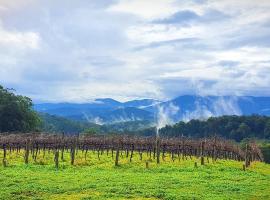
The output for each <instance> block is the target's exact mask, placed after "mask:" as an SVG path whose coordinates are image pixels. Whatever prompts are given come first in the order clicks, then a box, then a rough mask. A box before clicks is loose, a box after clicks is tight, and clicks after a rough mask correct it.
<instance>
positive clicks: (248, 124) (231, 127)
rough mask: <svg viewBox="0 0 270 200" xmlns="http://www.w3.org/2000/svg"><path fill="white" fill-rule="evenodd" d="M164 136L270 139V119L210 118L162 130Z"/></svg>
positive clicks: (258, 117) (177, 124)
mask: <svg viewBox="0 0 270 200" xmlns="http://www.w3.org/2000/svg"><path fill="white" fill-rule="evenodd" d="M160 134H161V135H163V136H182V135H184V136H190V137H198V138H201V137H209V136H215V135H217V136H221V137H223V138H227V139H234V140H236V141H241V140H243V139H245V138H259V139H270V117H267V116H259V115H251V116H236V115H231V116H221V117H210V118H208V119H207V120H196V119H193V120H190V121H189V122H183V121H180V122H178V123H176V124H174V125H172V126H166V127H164V128H162V129H161V130H160Z"/></svg>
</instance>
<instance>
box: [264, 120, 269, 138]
mask: <svg viewBox="0 0 270 200" xmlns="http://www.w3.org/2000/svg"><path fill="white" fill-rule="evenodd" d="M264 137H265V138H270V119H269V120H268V121H267V122H266V124H265V128H264Z"/></svg>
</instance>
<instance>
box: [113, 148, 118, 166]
mask: <svg viewBox="0 0 270 200" xmlns="http://www.w3.org/2000/svg"><path fill="white" fill-rule="evenodd" d="M118 162H119V146H118V147H117V149H116V155H115V163H114V165H115V166H118V165H119V164H118Z"/></svg>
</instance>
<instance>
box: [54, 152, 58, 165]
mask: <svg viewBox="0 0 270 200" xmlns="http://www.w3.org/2000/svg"><path fill="white" fill-rule="evenodd" d="M54 163H55V168H56V169H58V168H59V150H58V149H56V150H55V153H54Z"/></svg>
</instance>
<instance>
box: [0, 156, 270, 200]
mask: <svg viewBox="0 0 270 200" xmlns="http://www.w3.org/2000/svg"><path fill="white" fill-rule="evenodd" d="M0 158H2V152H0ZM7 159H8V167H6V168H4V167H3V166H0V199H3V200H6V199H57V200H58V199H59V200H60V199H84V200H86V199H149V200H150V199H270V188H269V186H270V165H267V164H264V163H253V164H252V165H251V167H250V168H249V169H247V171H243V170H242V163H241V162H236V161H225V160H219V161H217V162H215V163H212V161H211V160H210V162H209V163H208V162H206V165H205V166H200V165H198V168H194V162H196V161H197V159H196V158H193V159H192V160H191V159H188V160H182V159H180V160H178V159H176V160H175V161H174V162H172V161H171V160H170V158H169V156H168V157H167V158H166V161H163V162H162V163H161V164H160V165H159V166H157V165H156V164H155V162H154V161H152V162H151V161H150V164H149V168H148V169H146V168H145V160H146V159H148V158H146V155H145V156H144V160H143V161H140V160H139V157H138V155H135V156H134V159H133V161H132V163H130V162H129V159H128V158H126V156H125V155H123V157H122V158H121V159H120V166H119V167H114V161H113V160H112V158H111V155H108V156H107V155H106V154H103V155H101V157H100V160H98V159H97V154H94V153H93V152H91V153H90V154H88V156H87V159H86V160H85V158H84V155H83V154H82V153H81V152H79V153H78V154H77V156H76V162H75V166H71V165H70V164H69V154H67V153H66V154H65V159H66V161H64V162H60V168H59V169H58V170H57V169H55V167H54V163H53V154H52V153H51V154H48V153H46V155H45V157H44V158H43V155H42V153H41V155H39V156H38V159H37V160H36V162H34V161H33V160H30V164H28V165H25V164H24V163H23V156H22V153H21V154H16V153H12V154H8V157H7ZM197 162H198V161H197ZM198 163H199V162H198Z"/></svg>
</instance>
